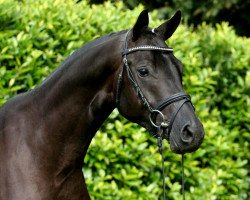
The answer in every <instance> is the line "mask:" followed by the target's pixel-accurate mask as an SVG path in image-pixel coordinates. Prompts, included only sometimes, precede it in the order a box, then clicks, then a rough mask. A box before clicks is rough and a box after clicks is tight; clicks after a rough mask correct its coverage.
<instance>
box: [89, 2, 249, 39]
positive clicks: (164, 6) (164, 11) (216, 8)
mask: <svg viewBox="0 0 250 200" xmlns="http://www.w3.org/2000/svg"><path fill="white" fill-rule="evenodd" d="M110 1H111V2H115V0H110ZM103 2H105V1H104V0H89V3H90V4H102V3H103ZM123 3H124V4H125V5H126V6H127V8H129V9H133V8H134V7H136V6H138V5H139V4H143V5H144V7H145V8H147V9H148V10H149V11H152V10H154V9H157V11H158V15H159V18H161V19H167V18H169V17H170V15H172V14H173V13H174V11H176V10H178V9H179V10H181V11H182V13H183V18H184V21H185V22H186V23H188V24H189V25H193V26H194V27H196V26H197V25H199V24H200V23H202V22H204V21H205V22H207V23H211V24H213V25H215V24H216V23H220V22H222V21H227V22H228V23H229V24H230V25H231V26H233V27H234V28H235V31H236V33H237V34H238V35H240V36H247V37H249V36H250V31H249V29H250V28H249V27H250V14H249V12H250V0H220V1H218V0H200V1H197V0H154V1H146V0H127V1H126V0H123Z"/></svg>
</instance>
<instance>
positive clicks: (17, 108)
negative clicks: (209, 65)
mask: <svg viewBox="0 0 250 200" xmlns="http://www.w3.org/2000/svg"><path fill="white" fill-rule="evenodd" d="M180 20H181V13H180V11H178V12H176V14H175V15H174V16H173V17H172V18H171V19H170V20H169V21H167V22H165V23H163V24H162V25H160V26H159V27H158V28H155V29H151V28H149V27H148V13H147V11H143V12H142V13H141V14H140V16H139V17H138V19H137V22H136V23H135V25H134V27H133V28H132V29H131V30H125V31H120V32H117V33H112V34H110V35H107V36H104V37H101V38H98V39H96V40H94V41H92V42H90V43H88V44H87V45H85V46H84V47H82V48H81V49H80V50H78V51H76V52H75V53H73V54H72V55H71V56H70V57H69V58H68V59H67V60H66V61H65V62H64V63H63V64H62V66H61V67H60V68H58V69H57V70H56V71H55V72H54V73H53V74H52V75H51V76H50V77H49V78H47V80H45V81H44V82H43V83H42V84H41V85H40V86H38V87H37V88H36V89H34V90H31V91H28V92H26V93H23V94H19V95H18V96H16V97H14V98H12V99H11V100H9V101H8V102H7V103H6V104H5V105H4V106H3V107H2V108H1V109H0V200H27V199H31V200H39V199H46V200H48V199H59V200H64V199H71V200H74V199H77V200H80V199H85V200H87V199H90V197H89V194H88V191H87V187H86V185H85V181H84V176H83V173H82V161H83V160H84V157H85V154H86V151H87V149H88V147H89V144H90V142H91V140H92V138H93V137H94V135H95V133H96V131H97V130H98V128H99V127H100V126H101V124H102V123H103V121H104V120H105V119H106V118H107V117H108V115H109V114H110V113H111V112H112V110H113V109H114V108H116V107H118V109H119V111H120V113H121V114H122V115H124V116H125V117H126V118H127V119H129V120H130V121H132V122H136V123H138V124H140V125H141V126H143V127H145V128H146V129H148V130H149V131H150V132H151V133H152V134H153V135H155V133H158V132H159V130H164V131H163V132H162V137H164V138H166V139H168V140H169V142H170V147H171V149H172V151H173V152H175V153H186V152H192V151H195V150H196V149H197V148H199V146H200V144H201V143H202V140H203V137H204V131H203V127H202V124H201V123H200V121H199V120H198V118H197V117H196V115H195V113H194V109H193V106H192V104H191V102H190V98H189V96H188V95H187V94H185V93H184V92H183V87H182V70H183V69H182V68H183V67H182V64H181V62H180V61H179V60H178V59H176V58H175V57H174V55H173V53H172V49H171V48H169V47H167V45H166V44H165V40H167V39H168V38H169V37H171V35H172V34H173V33H174V31H175V30H176V28H177V27H178V25H179V23H180Z"/></svg>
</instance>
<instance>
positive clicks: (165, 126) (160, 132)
mask: <svg viewBox="0 0 250 200" xmlns="http://www.w3.org/2000/svg"><path fill="white" fill-rule="evenodd" d="M129 32H130V30H128V31H127V33H126V36H125V41H124V46H123V52H122V57H123V64H124V65H123V68H122V70H121V72H120V73H119V75H118V80H117V88H116V105H117V108H118V110H119V105H120V95H121V87H122V81H123V74H124V71H126V72H127V76H128V79H129V81H130V82H131V84H132V86H133V88H134V89H135V91H136V95H137V97H138V98H139V99H140V100H141V102H142V104H143V105H144V106H145V107H146V108H147V109H148V111H149V120H150V122H151V124H152V125H153V126H154V127H155V128H156V129H157V133H156V134H155V135H153V136H154V137H157V144H158V149H159V152H160V154H161V156H162V176H163V177H162V180H163V192H164V194H163V195H164V200H165V199H166V190H165V188H166V186H165V172H164V155H163V144H162V140H163V139H164V136H165V137H166V138H167V139H169V137H170V133H171V130H172V126H173V124H174V120H175V118H176V116H177V114H178V112H179V111H180V109H181V108H182V106H183V105H184V104H185V103H190V104H191V105H192V103H191V99H190V96H189V95H187V94H186V93H184V92H179V93H176V94H173V95H171V96H168V97H166V98H164V99H163V100H161V101H159V102H158V103H157V105H156V107H155V108H153V107H152V106H151V105H150V103H149V102H148V100H147V98H146V97H145V96H144V94H143V92H142V90H141V88H140V86H139V85H138V83H137V81H136V79H135V77H134V75H133V73H132V70H131V68H130V66H129V64H128V60H127V56H128V55H129V54H131V53H134V52H136V51H161V52H167V53H169V52H173V49H172V48H166V47H157V46H151V45H143V46H137V47H132V48H128V34H129ZM177 101H178V102H179V105H178V107H177V108H176V109H175V110H174V112H173V114H172V116H171V118H170V120H168V121H167V120H166V117H165V115H164V114H163V113H162V112H161V111H162V110H163V109H164V108H166V107H167V106H169V105H170V104H172V103H174V102H177ZM192 106H193V105H192ZM193 108H194V107H193ZM157 115H159V116H160V118H161V122H160V123H159V122H158V123H157V122H156V117H157ZM165 131H167V135H164V132H165ZM182 199H183V200H184V199H185V191H184V154H182Z"/></svg>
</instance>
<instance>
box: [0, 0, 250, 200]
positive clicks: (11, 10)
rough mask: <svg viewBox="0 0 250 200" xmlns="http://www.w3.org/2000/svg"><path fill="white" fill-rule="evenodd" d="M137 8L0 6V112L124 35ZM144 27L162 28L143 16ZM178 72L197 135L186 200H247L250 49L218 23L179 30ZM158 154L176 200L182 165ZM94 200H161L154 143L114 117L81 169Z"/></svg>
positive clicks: (67, 2)
mask: <svg viewBox="0 0 250 200" xmlns="http://www.w3.org/2000/svg"><path fill="white" fill-rule="evenodd" d="M141 10H142V7H138V8H136V9H134V10H125V9H124V7H123V4H121V3H118V4H115V5H112V4H111V3H105V4H104V5H100V6H96V5H93V6H91V7H90V6H89V5H87V4H86V2H85V1H81V2H80V3H76V2H75V1H72V0H56V1H52V0H43V1H42V0H37V1H32V0H24V1H22V2H18V1H14V0H8V1H5V0H0V24H1V26H0V105H1V104H3V103H5V102H6V101H7V100H8V99H9V98H11V97H12V96H14V95H16V94H18V93H21V92H24V91H27V90H29V89H32V88H34V87H36V86H37V85H38V84H39V83H41V82H42V81H43V80H44V79H45V78H46V77H47V76H48V75H49V74H50V73H51V72H52V71H53V70H54V69H55V68H56V67H58V66H59V65H60V63H61V62H62V61H63V60H64V59H65V58H66V57H67V56H68V55H69V54H70V53H72V52H73V51H74V50H75V49H76V48H79V47H80V46H82V45H83V44H85V43H87V42H88V41H90V40H93V39H94V38H96V37H99V36H102V35H104V34H107V33H110V32H113V31H119V30H122V29H127V28H131V27H132V26H133V23H134V22H135V20H136V18H137V16H138V14H139V12H140V11H141ZM151 19H152V20H151V22H150V23H151V26H152V27H156V26H157V25H159V24H160V23H162V22H161V21H159V20H158V19H157V18H156V11H155V12H153V13H151ZM168 44H169V46H171V47H173V48H174V51H175V56H176V57H177V58H179V59H180V60H181V61H182V62H183V64H184V78H183V81H184V87H185V89H186V90H187V92H188V93H189V94H191V96H192V101H193V103H194V105H195V107H196V112H197V114H198V116H199V118H200V119H201V121H202V122H203V125H204V128H205V132H206V135H205V140H204V143H203V144H202V146H201V148H200V149H199V150H198V151H196V152H194V153H192V154H188V155H186V162H185V174H186V177H187V178H186V185H185V187H186V195H187V199H201V200H202V199H204V200H208V199H209V200H210V199H223V200H224V199H225V200H227V199H230V200H231V199H235V200H238V199H248V198H249V190H250V189H249V185H250V179H249V178H248V175H249V174H248V173H249V172H248V170H247V169H249V163H248V160H249V141H250V138H249V137H250V135H249V133H250V123H249V122H250V121H249V119H250V114H249V113H250V99H249V94H250V68H249V66H250V65H249V64H250V57H249V55H250V40H249V39H247V38H242V37H238V36H236V34H235V32H234V30H233V29H232V28H231V27H230V26H228V24H226V23H222V24H218V25H217V26H216V28H212V27H211V26H209V25H207V24H202V25H201V26H200V27H198V28H197V29H193V28H192V27H187V26H185V25H181V26H180V27H179V28H178V29H177V32H176V33H175V34H174V35H173V37H172V38H171V39H170V40H169V41H168ZM164 145H165V146H166V151H165V160H166V161H165V166H166V172H167V173H166V174H167V176H166V184H167V196H168V199H176V200H177V199H181V194H180V191H181V185H180V180H181V168H180V165H181V164H180V156H177V155H174V154H173V153H171V152H170V151H169V150H168V149H169V146H168V144H167V143H165V144H164ZM84 163H85V164H84V174H85V178H86V181H87V185H88V188H89V191H90V194H91V196H92V198H93V199H102V200H103V199H107V200H108V199H112V200H113V199H117V200H118V199H142V200H145V199H160V198H161V195H162V192H163V191H162V187H161V184H162V180H161V158H160V155H159V153H158V151H157V145H156V141H155V139H154V138H152V137H151V136H150V134H149V133H147V132H146V131H145V130H144V129H143V128H141V127H139V126H138V125H136V124H132V123H129V122H128V121H127V120H126V119H124V118H123V117H121V116H120V115H119V114H118V112H117V110H115V111H114V112H113V113H111V115H110V117H109V118H108V119H107V120H106V122H105V123H104V124H103V126H102V127H101V128H100V129H99V131H98V132H97V134H96V137H95V138H94V139H93V141H92V143H91V145H90V148H89V151H88V153H87V156H86V158H85V161H84Z"/></svg>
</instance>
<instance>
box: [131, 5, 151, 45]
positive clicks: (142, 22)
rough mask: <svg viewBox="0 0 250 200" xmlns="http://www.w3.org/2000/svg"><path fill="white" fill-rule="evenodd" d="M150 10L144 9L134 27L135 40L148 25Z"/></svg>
mask: <svg viewBox="0 0 250 200" xmlns="http://www.w3.org/2000/svg"><path fill="white" fill-rule="evenodd" d="M148 21H149V20H148V10H143V11H142V12H141V14H140V15H139V17H138V19H137V21H136V23H135V25H134V27H133V29H132V30H133V40H134V41H135V40H137V39H138V38H139V36H140V34H141V33H142V31H143V30H144V29H145V28H146V27H148Z"/></svg>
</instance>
